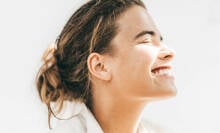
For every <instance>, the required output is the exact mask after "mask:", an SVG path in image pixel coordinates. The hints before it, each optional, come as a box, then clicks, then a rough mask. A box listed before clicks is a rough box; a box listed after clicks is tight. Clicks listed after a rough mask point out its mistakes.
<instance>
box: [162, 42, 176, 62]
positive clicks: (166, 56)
mask: <svg viewBox="0 0 220 133" xmlns="http://www.w3.org/2000/svg"><path fill="white" fill-rule="evenodd" d="M174 56H175V51H174V50H173V49H170V48H168V47H167V45H163V47H162V48H161V49H160V51H159V55H158V57H159V59H160V60H168V61H170V60H172V59H173V58H174Z"/></svg>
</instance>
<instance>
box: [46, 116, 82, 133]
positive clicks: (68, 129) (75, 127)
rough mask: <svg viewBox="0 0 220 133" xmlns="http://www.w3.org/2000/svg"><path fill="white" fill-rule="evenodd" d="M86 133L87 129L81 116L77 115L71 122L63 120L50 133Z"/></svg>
mask: <svg viewBox="0 0 220 133" xmlns="http://www.w3.org/2000/svg"><path fill="white" fill-rule="evenodd" d="M73 132H74V133H85V132H86V127H85V125H84V123H83V119H82V118H81V116H80V115H76V116H74V117H73V118H71V119H70V120H62V121H60V122H59V123H58V124H57V126H56V127H55V128H53V129H51V130H50V131H49V133H73Z"/></svg>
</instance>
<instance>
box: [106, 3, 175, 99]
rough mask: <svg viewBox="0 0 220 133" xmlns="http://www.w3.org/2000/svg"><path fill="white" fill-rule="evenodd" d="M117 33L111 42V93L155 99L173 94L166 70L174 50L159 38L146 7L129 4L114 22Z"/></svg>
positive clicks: (127, 96) (170, 77)
mask: <svg viewBox="0 0 220 133" xmlns="http://www.w3.org/2000/svg"><path fill="white" fill-rule="evenodd" d="M116 24H117V26H118V33H117V35H116V36H115V37H114V38H113V40H112V41H111V45H112V46H113V51H114V55H113V56H111V57H109V58H111V62H110V63H109V64H110V67H111V75H112V80H111V84H112V89H111V91H112V94H115V95H117V96H119V97H121V98H129V99H130V98H148V99H155V98H156V99H157V98H164V97H169V96H173V95H175V94H176V87H175V85H174V77H173V76H172V74H171V73H170V71H171V69H172V68H171V64H170V63H171V60H172V59H173V56H174V52H173V51H172V50H171V49H169V48H168V47H167V46H166V45H164V44H163V43H162V37H161V35H160V33H159V31H158V30H157V28H156V26H155V25H154V23H153V21H152V19H151V17H150V16H149V14H148V13H147V11H146V9H144V8H143V7H140V6H133V7H131V8H129V9H128V10H127V11H125V12H124V13H122V14H121V16H120V17H119V18H118V20H117V22H116Z"/></svg>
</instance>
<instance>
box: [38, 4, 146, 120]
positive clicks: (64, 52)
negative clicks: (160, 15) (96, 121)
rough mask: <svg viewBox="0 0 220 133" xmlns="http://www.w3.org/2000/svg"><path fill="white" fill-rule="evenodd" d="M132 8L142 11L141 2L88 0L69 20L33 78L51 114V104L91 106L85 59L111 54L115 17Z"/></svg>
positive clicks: (47, 51)
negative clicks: (74, 102) (79, 103)
mask: <svg viewBox="0 0 220 133" xmlns="http://www.w3.org/2000/svg"><path fill="white" fill-rule="evenodd" d="M132 5H139V6H142V7H143V8H145V6H144V4H143V3H142V2H141V0H90V1H89V2H88V3H86V4H84V5H83V6H82V7H80V8H79V9H78V10H77V11H76V12H75V13H74V14H73V15H72V16H71V17H70V19H69V20H68V22H67V24H66V25H65V26H64V28H63V30H62V32H61V34H60V35H59V37H58V39H57V41H56V43H55V44H54V45H52V47H49V48H48V49H47V50H46V52H45V53H44V55H43V64H42V66H41V68H40V69H39V72H38V74H37V78H36V85H37V89H38V93H39V95H40V98H41V100H42V101H43V102H44V103H45V104H46V105H47V107H48V111H49V113H48V116H49V117H48V118H49V119H50V115H51V114H53V115H55V114H54V113H53V111H52V110H51V106H50V105H51V103H53V102H54V103H56V105H58V106H59V108H58V112H59V111H61V110H62V106H63V102H64V101H72V100H81V101H83V102H84V103H85V104H86V105H87V107H88V108H89V109H91V106H92V94H91V81H90V78H89V70H88V67H87V58H88V56H89V55H90V54H91V53H92V52H96V53H99V54H105V53H109V54H112V52H113V48H112V45H110V43H111V40H112V39H113V38H114V36H115V35H116V34H117V31H118V26H117V24H116V20H117V18H118V16H119V15H120V14H121V13H122V12H124V11H125V10H127V9H128V8H129V7H131V6H132Z"/></svg>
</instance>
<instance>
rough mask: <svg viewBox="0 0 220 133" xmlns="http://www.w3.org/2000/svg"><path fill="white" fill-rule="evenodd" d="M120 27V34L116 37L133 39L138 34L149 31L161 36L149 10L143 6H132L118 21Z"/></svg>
mask: <svg viewBox="0 0 220 133" xmlns="http://www.w3.org/2000/svg"><path fill="white" fill-rule="evenodd" d="M116 25H117V26H118V34H117V35H116V37H117V36H118V37H126V38H127V39H130V40H131V39H133V38H132V37H134V36H135V35H136V34H137V33H139V32H141V31H144V30H147V31H154V32H155V33H156V34H159V31H158V30H157V28H156V26H155V24H154V22H153V20H152V18H151V16H150V15H149V14H148V12H147V10H146V9H145V8H143V7H141V6H132V7H130V8H129V9H128V10H126V11H125V12H124V13H122V14H121V15H120V17H119V18H118V19H117V21H116Z"/></svg>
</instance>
